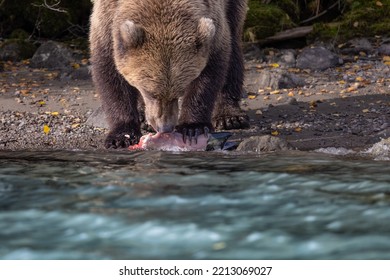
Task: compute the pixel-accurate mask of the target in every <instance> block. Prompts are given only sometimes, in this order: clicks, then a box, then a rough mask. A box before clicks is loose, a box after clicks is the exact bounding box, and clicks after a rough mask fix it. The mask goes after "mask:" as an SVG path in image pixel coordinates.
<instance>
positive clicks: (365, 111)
mask: <svg viewBox="0 0 390 280" xmlns="http://www.w3.org/2000/svg"><path fill="white" fill-rule="evenodd" d="M362 112H363V113H368V112H370V110H368V109H363V110H362Z"/></svg>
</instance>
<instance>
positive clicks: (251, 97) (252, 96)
mask: <svg viewBox="0 0 390 280" xmlns="http://www.w3.org/2000/svg"><path fill="white" fill-rule="evenodd" d="M248 98H249V99H255V98H256V95H248Z"/></svg>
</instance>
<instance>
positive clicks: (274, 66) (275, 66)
mask: <svg viewBox="0 0 390 280" xmlns="http://www.w3.org/2000/svg"><path fill="white" fill-rule="evenodd" d="M269 66H271V67H273V68H279V67H280V65H279V64H278V63H271V64H270V65H269Z"/></svg>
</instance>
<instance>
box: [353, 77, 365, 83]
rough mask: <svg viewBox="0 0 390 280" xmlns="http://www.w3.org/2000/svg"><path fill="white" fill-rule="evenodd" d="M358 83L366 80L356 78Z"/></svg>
mask: <svg viewBox="0 0 390 280" xmlns="http://www.w3.org/2000/svg"><path fill="white" fill-rule="evenodd" d="M355 80H356V81H357V82H363V81H364V78H363V77H356V79H355Z"/></svg>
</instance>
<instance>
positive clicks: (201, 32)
mask: <svg viewBox="0 0 390 280" xmlns="http://www.w3.org/2000/svg"><path fill="white" fill-rule="evenodd" d="M214 35H215V25H214V22H213V20H212V19H211V18H206V17H202V18H201V19H200V20H199V23H198V36H199V39H200V41H201V42H203V43H211V40H212V39H213V37H214Z"/></svg>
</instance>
